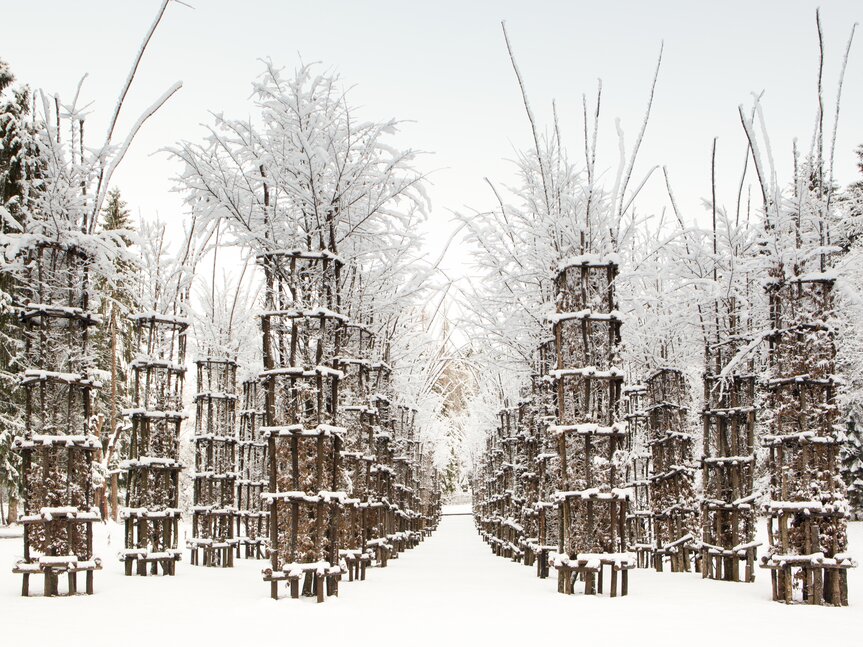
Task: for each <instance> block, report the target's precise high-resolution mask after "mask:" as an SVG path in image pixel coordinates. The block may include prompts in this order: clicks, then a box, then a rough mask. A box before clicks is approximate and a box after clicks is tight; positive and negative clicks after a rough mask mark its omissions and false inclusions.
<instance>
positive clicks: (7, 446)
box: [0, 60, 38, 523]
mask: <svg viewBox="0 0 863 647" xmlns="http://www.w3.org/2000/svg"><path fill="white" fill-rule="evenodd" d="M14 83H15V77H14V75H13V74H12V72H11V70H10V69H9V66H8V65H7V64H6V62H5V61H3V60H0V261H4V262H0V522H4V521H6V520H8V521H9V522H10V523H11V522H14V521H15V520H16V517H17V501H18V461H17V457H16V456H15V454H13V453H12V451H11V446H12V441H13V440H14V438H15V436H16V435H18V434H19V433H20V432H21V431H22V429H23V428H22V417H23V402H22V397H21V396H22V394H21V392H20V390H19V389H18V388H17V386H18V372H19V370H20V367H18V366H17V363H16V357H17V355H18V352H19V350H20V348H21V340H20V336H19V329H18V325H17V320H16V311H15V298H14V296H15V295H14V292H15V283H14V280H13V276H12V274H11V273H10V272H8V271H5V270H6V268H7V266H8V264H7V263H5V260H8V259H6V258H5V247H6V235H7V234H9V233H12V232H15V231H20V230H21V209H22V203H23V201H24V183H25V179H26V175H25V174H26V173H27V172H28V171H29V173H30V174H31V175H32V174H33V169H34V168H36V167H38V164H37V163H36V160H37V156H36V155H35V154H34V152H33V151H34V148H33V147H32V146H28V144H27V142H28V141H29V135H30V134H31V133H32V126H28V124H27V123H26V118H27V116H28V115H29V105H30V91H29V89H28V88H27V87H26V86H18V87H16V86H14V85H13V84H14ZM4 493H5V494H4ZM6 496H8V500H9V507H8V510H4V508H3V500H4V499H5V498H6Z"/></svg>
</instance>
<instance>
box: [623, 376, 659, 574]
mask: <svg viewBox="0 0 863 647" xmlns="http://www.w3.org/2000/svg"><path fill="white" fill-rule="evenodd" d="M623 396H624V401H625V405H626V427H627V434H626V449H627V451H628V452H629V462H628V463H627V464H626V486H627V487H628V488H631V490H632V507H631V509H630V512H629V515H627V517H626V529H627V535H628V537H629V542H630V543H629V547H630V550H631V551H633V552H634V553H635V555H636V560H637V562H638V567H639V568H647V567H649V566H650V565H651V563H652V559H653V545H654V544H653V510H652V509H651V507H650V473H651V466H650V451H649V448H648V444H647V443H648V437H649V435H648V414H647V387H646V386H645V385H643V384H634V385H632V386H628V387H626V388H624V390H623Z"/></svg>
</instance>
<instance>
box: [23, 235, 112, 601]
mask: <svg viewBox="0 0 863 647" xmlns="http://www.w3.org/2000/svg"><path fill="white" fill-rule="evenodd" d="M25 266H26V269H27V272H26V275H25V278H24V280H23V285H22V286H21V287H22V295H23V306H22V308H21V310H20V320H21V325H22V328H23V336H24V340H25V348H24V361H25V362H26V366H27V367H28V368H27V369H26V370H25V371H24V373H23V375H22V376H21V382H20V384H21V387H22V388H23V389H24V396H25V403H26V417H25V421H24V423H25V432H24V435H23V437H21V438H17V439H16V440H15V442H14V444H13V448H14V450H15V451H17V452H18V453H19V454H20V456H21V476H22V478H21V486H22V491H23V494H24V510H23V514H22V516H21V517H20V519H19V521H20V522H21V524H22V525H23V527H24V556H23V559H22V560H20V561H19V562H18V563H17V564H16V565H15V567H14V569H13V572H15V573H19V574H21V575H22V576H23V581H22V586H21V593H22V595H25V596H26V595H29V593H30V576H31V575H42V576H43V578H44V580H43V581H44V589H43V590H44V594H45V595H46V596H52V595H57V594H58V593H59V592H60V590H59V578H60V576H61V575H63V574H65V575H66V576H67V581H68V589H67V592H68V593H69V594H70V595H72V594H75V593H77V590H78V582H77V578H78V573H79V572H84V573H85V574H86V592H87V593H92V592H93V572H94V571H96V570H98V569H99V568H101V562H100V560H99V559H97V558H95V557H94V556H93V523H94V522H95V521H97V520H99V519H100V515H99V512H98V510H97V508H96V507H95V506H94V505H93V488H92V484H91V467H92V464H93V461H94V459H95V456H96V454H97V453H98V452H100V451H101V449H102V446H101V443H100V442H99V439H98V438H97V437H96V436H95V435H94V434H93V430H92V427H91V424H92V419H93V414H94V412H93V409H92V406H93V395H92V392H93V391H94V390H95V389H98V388H99V386H100V385H99V383H98V382H97V381H95V380H94V379H93V378H92V377H91V370H90V369H91V368H93V367H92V366H91V365H90V354H91V349H90V346H89V337H90V333H89V330H90V328H91V327H93V326H95V325H98V324H99V323H100V321H99V317H98V316H97V315H95V314H93V313H91V312H90V310H89V305H90V304H89V292H90V281H89V278H88V277H89V269H90V267H89V266H90V257H89V255H88V254H87V253H86V252H84V251H82V250H80V249H77V248H75V247H68V246H63V245H60V244H54V243H43V244H40V245H37V246H35V247H34V248H32V249H31V250H30V251H29V252H28V253H27V258H26V263H25Z"/></svg>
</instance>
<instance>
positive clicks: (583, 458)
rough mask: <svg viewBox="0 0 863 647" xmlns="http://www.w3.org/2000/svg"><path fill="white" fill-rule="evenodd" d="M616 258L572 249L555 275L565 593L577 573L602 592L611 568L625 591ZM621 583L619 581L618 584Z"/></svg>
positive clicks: (559, 565)
mask: <svg viewBox="0 0 863 647" xmlns="http://www.w3.org/2000/svg"><path fill="white" fill-rule="evenodd" d="M617 271H618V266H617V263H616V262H615V261H614V260H611V259H602V258H598V257H596V256H595V255H585V256H580V257H575V258H573V259H571V260H570V261H568V262H567V263H566V264H565V265H563V266H562V267H561V269H560V271H559V273H558V275H557V278H556V288H557V294H558V296H557V307H558V311H557V314H556V315H554V316H553V317H552V323H553V331H554V340H555V341H554V343H555V353H556V359H557V368H556V369H555V370H553V371H551V375H552V376H553V377H554V379H555V380H556V382H557V421H556V424H553V425H551V426H549V428H548V433H549V434H550V436H552V437H554V438H556V440H557V454H558V459H559V466H560V478H559V482H558V486H557V487H558V489H557V491H556V492H555V494H554V497H553V500H554V501H555V502H556V504H557V506H558V508H559V513H558V514H559V518H558V523H559V527H560V533H559V538H558V553H557V557H556V558H555V561H554V567H555V568H556V569H557V573H558V591H560V592H561V593H567V594H571V593H572V592H573V588H574V580H575V578H580V579H581V580H582V581H583V582H584V591H585V593H586V594H596V593H602V592H603V586H604V583H605V581H606V580H605V578H604V577H603V571H604V570H605V569H608V570H609V574H610V577H609V580H608V582H609V585H610V587H611V590H610V592H609V593H610V594H611V596H612V597H614V596H617V595H625V594H626V593H627V592H628V571H629V570H630V569H632V568H634V567H635V565H636V562H635V559H634V558H633V557H632V556H631V555H630V554H629V553H627V552H625V551H626V550H627V548H628V542H627V537H626V535H627V528H626V518H627V515H628V514H629V494H628V492H627V491H626V490H624V489H623V486H624V482H625V477H626V473H625V469H624V466H623V454H624V444H625V439H626V423H625V422H624V418H623V412H622V410H621V402H620V398H621V392H622V387H623V373H622V371H621V370H620V369H619V368H618V363H619V349H620V326H621V320H620V317H619V314H618V311H617V303H616V297H615V279H616V277H617ZM618 587H619V588H618Z"/></svg>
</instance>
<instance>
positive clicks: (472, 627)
mask: <svg viewBox="0 0 863 647" xmlns="http://www.w3.org/2000/svg"><path fill="white" fill-rule="evenodd" d="M468 510H469V508H468V507H467V506H457V507H455V506H453V507H451V508H449V509H447V510H446V511H447V512H467V511H468ZM111 529H112V532H111V533H110V536H109V533H108V532H106V531H105V528H104V527H102V528H100V530H101V531H102V536H101V537H100V544H101V549H102V550H101V554H102V556H103V558H104V568H103V570H102V571H101V572H99V573H97V575H96V594H95V595H93V596H92V597H88V596H83V595H80V596H77V597H75V598H73V599H67V598H55V599H46V598H41V597H33V598H29V599H25V598H21V597H20V585H21V579H20V576H15V575H13V574H12V573H11V572H10V570H11V568H12V564H13V562H14V561H15V559H16V558H17V556H18V555H19V554H20V552H21V540H20V539H0V632H2V633H0V635H2V636H3V639H4V644H7V643H6V640H8V641H9V642H8V644H18V643H17V641H16V639H23V638H24V637H25V633H26V635H28V636H29V637H30V638H32V637H33V636H34V635H35V636H38V639H39V642H40V643H42V644H63V645H67V646H74V645H88V646H90V645H93V646H98V645H109V644H110V645H117V644H122V645H123V647H133V646H136V645H148V646H149V647H152V646H153V645H169V644H171V642H172V638H173V637H176V641H177V643H178V644H190V643H191V642H192V641H194V644H208V645H227V644H234V645H243V646H246V645H257V644H261V645H294V644H303V645H305V644H309V645H312V644H319V643H320V644H330V645H332V644H336V645H341V644H350V645H352V646H356V645H377V646H380V645H387V644H403V645H410V646H413V645H426V644H441V645H444V647H456V646H458V645H464V644H466V643H467V642H468V641H471V640H475V641H476V642H475V644H476V645H489V644H494V645H498V646H499V647H505V646H508V645H520V644H523V645H530V644H549V643H544V642H540V641H545V640H548V639H557V640H567V642H569V643H572V644H582V645H595V644H599V645H612V646H613V645H627V644H631V645H653V644H662V645H678V644H679V645H683V644H686V645H712V644H722V645H725V646H727V647H744V646H746V645H761V646H766V645H772V644H785V645H804V644H824V645H829V644H835V645H841V644H856V638H852V637H853V636H859V635H860V630H861V627H863V573H861V572H860V569H855V570H854V571H852V572H851V575H850V581H849V587H848V588H849V596H850V598H851V606H850V607H849V608H845V609H837V608H822V607H817V608H809V607H804V606H795V607H786V606H785V605H783V604H778V603H775V602H772V601H771V600H770V583H769V578H768V576H767V573H765V572H761V571H759V572H758V573H757V581H756V583H755V584H751V585H746V584H732V583H726V582H713V581H709V580H702V579H701V577H700V576H697V575H694V574H671V573H655V572H653V571H648V570H637V571H634V572H633V573H632V575H631V579H630V592H631V593H630V595H629V596H628V597H625V598H617V599H610V598H608V597H604V596H597V597H585V596H584V595H580V594H577V595H574V596H571V597H567V596H563V595H559V594H558V593H557V592H556V582H555V579H554V574H553V573H552V577H551V578H549V579H547V580H539V579H537V578H536V577H535V576H534V574H533V569H532V568H528V567H526V566H522V565H520V564H515V563H512V562H510V561H508V560H506V559H504V558H501V557H495V556H494V555H492V554H491V551H490V550H489V548H488V547H487V546H486V544H484V543H483V542H482V541H481V540H480V538H479V536H478V535H477V534H476V531H475V529H474V525H473V521H472V518H471V517H470V516H468V515H463V516H445V517H444V518H443V521H442V523H441V525H440V528H439V529H438V531H437V532H436V533H435V534H434V535H432V536H431V537H430V538H428V539H426V541H425V542H423V543H422V544H420V545H419V546H418V547H417V548H415V549H414V550H411V551H407V552H406V553H403V554H402V555H401V556H400V557H399V558H398V559H397V560H395V561H393V562H391V563H390V566H388V567H387V568H386V569H372V570H371V571H369V575H368V579H367V580H366V581H365V582H355V583H351V582H347V581H346V582H344V583H343V584H342V586H341V587H340V595H341V597H340V598H338V599H336V598H329V599H328V600H327V601H326V602H325V603H324V604H316V603H315V602H314V601H312V600H310V599H309V600H300V601H296V600H291V599H289V598H288V599H282V600H279V601H278V602H275V601H273V600H270V599H269V597H268V595H269V586H268V585H267V584H265V583H264V582H263V581H261V576H260V570H261V568H263V566H264V562H260V561H247V560H239V562H238V566H237V567H236V568H234V569H232V570H231V569H224V570H222V569H207V568H203V567H192V566H190V565H189V564H188V561H187V560H185V559H184V561H183V562H181V563H180V565H179V566H178V575H177V576H176V577H175V578H161V577H146V578H139V577H129V578H127V577H124V576H123V575H122V570H121V565H120V563H119V562H118V561H116V560H115V559H111V558H109V557H110V556H111V555H113V554H114V553H116V549H117V548H118V541H119V539H120V538H121V536H122V535H121V534H119V533H118V532H117V531H118V529H119V528H118V527H116V526H114V527H113V528H111ZM109 541H110V545H109V543H108V542H109ZM850 547H851V552H852V553H854V554H857V555H858V556H860V554H861V553H863V523H853V524H851V528H850ZM32 586H33V588H34V589H35V590H37V591H40V590H41V589H40V586H41V582H38V581H37V583H34V585H32ZM34 632H35V633H34ZM567 636H569V637H570V638H567ZM816 636H817V638H816ZM297 640H302V641H304V642H302V643H296V642H294V641H297ZM55 641H57V642H55ZM204 641H206V642H204ZM305 641H315V642H305ZM348 641H350V642H348ZM780 641H787V642H780Z"/></svg>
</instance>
